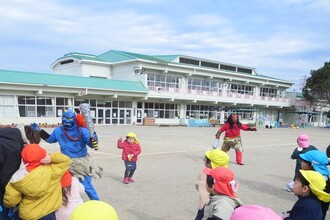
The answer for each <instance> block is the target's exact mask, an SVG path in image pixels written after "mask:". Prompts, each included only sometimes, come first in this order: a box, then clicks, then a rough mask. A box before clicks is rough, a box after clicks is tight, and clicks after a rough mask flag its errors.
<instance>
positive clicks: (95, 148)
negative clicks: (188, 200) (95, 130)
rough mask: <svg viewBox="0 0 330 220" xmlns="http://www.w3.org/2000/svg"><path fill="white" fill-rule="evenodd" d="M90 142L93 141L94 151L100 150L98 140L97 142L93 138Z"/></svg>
mask: <svg viewBox="0 0 330 220" xmlns="http://www.w3.org/2000/svg"><path fill="white" fill-rule="evenodd" d="M90 141H91V143H92V148H93V149H94V150H98V149H99V145H98V142H97V140H95V139H94V138H91V139H90Z"/></svg>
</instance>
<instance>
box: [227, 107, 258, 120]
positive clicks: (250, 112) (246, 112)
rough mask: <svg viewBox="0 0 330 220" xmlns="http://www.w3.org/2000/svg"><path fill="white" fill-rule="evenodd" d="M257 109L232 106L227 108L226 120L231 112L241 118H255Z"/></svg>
mask: <svg viewBox="0 0 330 220" xmlns="http://www.w3.org/2000/svg"><path fill="white" fill-rule="evenodd" d="M255 111H256V109H252V108H246V109H240V108H230V109H225V120H227V118H228V116H229V115H230V114H236V115H237V116H238V118H239V120H254V112H255Z"/></svg>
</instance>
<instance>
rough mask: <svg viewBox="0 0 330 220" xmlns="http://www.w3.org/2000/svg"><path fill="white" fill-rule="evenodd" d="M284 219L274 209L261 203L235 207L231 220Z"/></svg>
mask: <svg viewBox="0 0 330 220" xmlns="http://www.w3.org/2000/svg"><path fill="white" fill-rule="evenodd" d="M255 219H258V220H282V218H281V217H280V216H279V215H278V214H276V213H275V212H274V211H273V210H272V209H270V208H266V207H263V206H259V205H243V206H240V207H238V208H236V209H235V211H234V213H233V214H232V215H231V217H230V220H255Z"/></svg>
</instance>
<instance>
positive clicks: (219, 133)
mask: <svg viewBox="0 0 330 220" xmlns="http://www.w3.org/2000/svg"><path fill="white" fill-rule="evenodd" d="M220 135H221V132H220V131H218V132H217V133H216V134H215V138H216V139H219V138H220Z"/></svg>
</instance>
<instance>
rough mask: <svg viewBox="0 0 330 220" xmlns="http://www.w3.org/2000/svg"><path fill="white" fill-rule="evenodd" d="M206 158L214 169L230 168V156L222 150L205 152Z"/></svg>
mask: <svg viewBox="0 0 330 220" xmlns="http://www.w3.org/2000/svg"><path fill="white" fill-rule="evenodd" d="M205 156H206V157H207V158H209V159H210V161H211V167H212V169H214V168H217V167H226V168H227V167H228V163H229V155H228V154H227V153H226V152H224V151H222V150H220V149H212V150H208V151H206V152H205Z"/></svg>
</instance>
